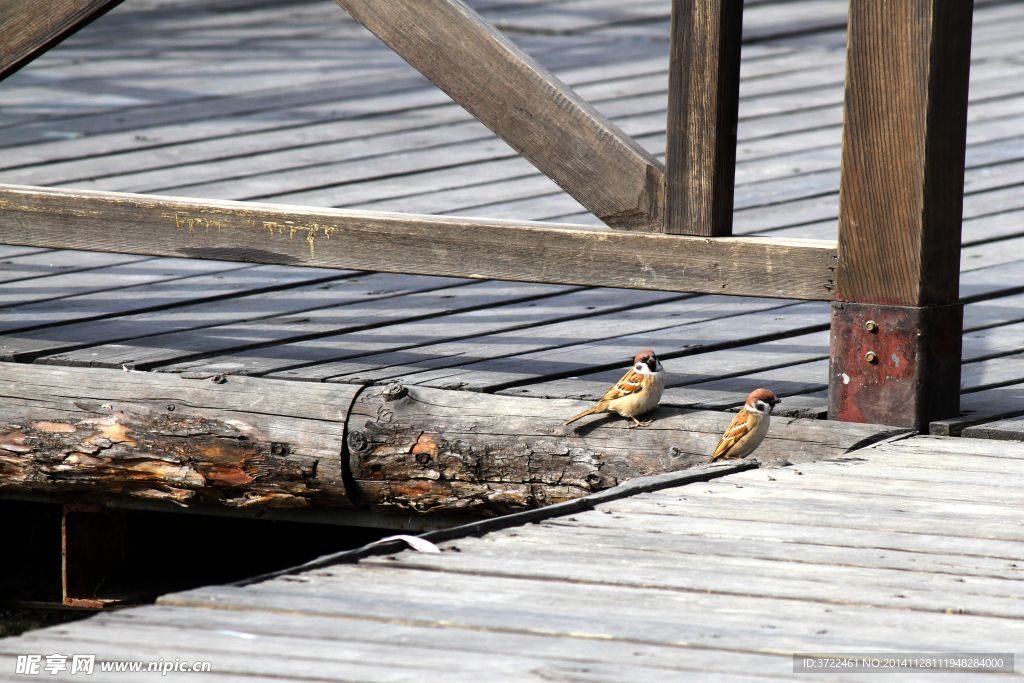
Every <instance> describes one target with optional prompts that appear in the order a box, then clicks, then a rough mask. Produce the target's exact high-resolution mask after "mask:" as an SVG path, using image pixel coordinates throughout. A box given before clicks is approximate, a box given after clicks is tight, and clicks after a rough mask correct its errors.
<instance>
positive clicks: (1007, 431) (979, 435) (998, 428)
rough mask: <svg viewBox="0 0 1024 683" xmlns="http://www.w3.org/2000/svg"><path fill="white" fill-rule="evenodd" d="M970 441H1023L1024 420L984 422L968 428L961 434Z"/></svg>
mask: <svg viewBox="0 0 1024 683" xmlns="http://www.w3.org/2000/svg"><path fill="white" fill-rule="evenodd" d="M961 435H962V436H964V437H968V438H972V439H999V440H1000V441H1024V418H1011V419H1008V420H998V421H996V422H986V423H984V424H980V425H975V426H973V427H968V428H966V429H964V430H963V431H962V432H961Z"/></svg>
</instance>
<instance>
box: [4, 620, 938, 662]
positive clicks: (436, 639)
mask: <svg viewBox="0 0 1024 683" xmlns="http://www.w3.org/2000/svg"><path fill="white" fill-rule="evenodd" d="M101 623H102V624H103V628H111V627H112V628H118V627H120V628H123V627H126V626H131V625H133V624H135V625H138V626H139V629H138V631H137V632H135V633H134V634H133V633H131V632H130V630H128V629H125V630H124V632H123V633H122V632H121V631H120V630H119V631H118V632H119V635H121V637H119V638H118V641H119V642H123V643H145V642H148V641H150V640H155V641H157V642H159V638H160V636H162V635H163V633H164V630H174V631H178V632H179V633H181V632H186V633H187V632H188V631H191V630H193V629H198V630H200V631H201V632H202V633H204V634H209V635H210V637H211V642H210V646H211V647H213V648H215V649H217V650H221V649H223V650H227V651H239V650H241V651H245V648H246V647H247V646H248V647H252V645H251V643H246V640H253V639H246V638H243V637H239V636H236V635H232V634H233V633H241V634H249V635H253V636H256V637H257V638H259V637H261V636H269V637H270V638H268V640H270V642H271V645H270V646H269V647H272V648H276V647H278V643H279V639H280V640H281V641H284V640H285V639H287V640H286V642H287V643H288V644H289V645H291V646H292V647H294V648H297V650H296V652H295V654H296V656H300V657H301V656H304V655H306V653H307V650H306V648H307V647H309V648H316V649H317V650H319V653H320V654H319V655H317V654H316V651H315V650H313V651H311V654H313V655H314V657H313V658H314V659H315V658H318V657H319V656H321V655H322V654H323V653H324V652H329V653H332V654H331V655H329V656H338V657H341V658H344V659H345V660H347V661H353V660H354V661H359V662H362V663H364V664H367V663H369V662H371V661H381V662H391V661H403V660H401V659H399V660H396V659H394V658H395V657H398V658H402V657H404V656H406V654H407V653H415V655H416V656H422V657H428V658H430V657H435V656H441V657H445V658H447V659H448V660H449V667H450V659H451V654H450V652H451V648H452V646H453V645H454V643H453V642H452V640H451V637H450V636H451V634H450V633H447V632H446V630H445V629H436V628H430V627H426V626H415V625H405V624H394V623H392V624H374V623H372V622H355V623H349V622H346V621H345V620H337V619H329V618H323V617H315V616H306V615H303V616H295V615H290V614H278V615H270V614H264V613H254V612H245V613H232V612H231V611H222V610H198V609H183V608H175V607H167V606H162V605H157V606H151V607H149V606H147V607H142V608H136V609H133V610H130V611H129V612H127V613H126V612H124V611H118V612H109V613H104V614H101V615H98V616H97V617H95V618H94V619H93V620H92V621H91V622H90V624H89V625H88V626H87V625H86V624H84V623H82V622H75V623H73V624H69V625H68V626H67V627H66V628H67V631H66V633H67V634H68V637H69V639H70V638H86V639H89V640H93V639H95V635H94V634H95V631H93V629H92V628H91V627H92V626H93V625H96V626H98V625H99V624H101ZM154 629H161V631H160V634H159V635H156V636H154V635H150V633H151V632H153V630H154ZM60 635H63V634H58V633H54V632H53V631H50V632H39V631H36V632H32V633H28V634H26V636H25V639H26V640H27V639H33V640H36V639H38V640H36V642H43V640H44V639H46V638H53V637H55V636H60ZM460 635H461V643H460V644H459V646H458V650H459V651H460V652H463V653H466V654H468V655H476V654H482V655H485V656H488V657H490V656H494V657H495V658H496V661H499V662H501V663H502V665H503V666H504V667H505V669H504V670H505V671H509V672H511V671H515V673H516V675H518V676H520V680H522V678H524V677H528V676H529V675H530V674H529V671H525V670H524V671H522V672H520V671H519V670H517V669H513V667H512V664H513V662H514V660H512V659H506V658H507V657H519V656H524V655H529V656H530V657H538V658H543V659H544V660H545V661H544V662H543V663H542V665H543V666H544V667H546V669H541V670H549V671H550V670H551V668H550V667H554V666H559V665H561V666H570V665H571V666H573V667H574V669H575V667H578V666H579V661H580V659H584V660H586V661H587V662H600V663H605V664H614V663H618V662H622V661H627V660H628V661H632V660H634V659H635V660H639V661H638V662H637V663H636V665H637V666H645V667H655V668H657V669H660V670H661V671H677V670H678V671H686V672H688V673H691V672H692V675H696V672H699V671H714V672H718V673H723V672H725V673H729V672H732V673H737V674H741V673H743V672H749V671H762V672H763V671H768V670H773V668H774V667H776V666H778V667H780V670H781V667H783V666H785V665H788V664H789V662H790V661H791V660H790V658H789V657H788V656H782V655H777V654H772V653H749V652H730V653H728V654H726V653H718V652H715V651H714V650H704V649H699V648H692V649H691V648H676V647H665V646H656V645H648V644H640V643H632V644H628V643H620V642H614V641H605V642H594V641H589V640H587V639H573V640H572V641H569V643H567V642H566V641H564V640H563V639H561V638H557V637H556V638H552V637H547V636H544V635H528V634H518V633H506V634H503V635H499V634H497V633H490V632H486V631H477V632H473V631H467V632H464V633H461V634H460ZM503 639H504V640H503ZM6 642H8V643H9V642H10V641H6ZM23 642H24V641H23ZM502 643H504V644H502ZM570 643H571V647H568V645H569V644H570ZM43 649H45V648H43ZM51 649H53V650H54V651H57V650H59V649H60V647H55V648H51ZM65 649H67V648H65ZM48 651H49V650H48ZM510 653H518V654H516V655H510ZM567 660H568V661H567ZM484 666H486V664H485V665H484ZM403 668H404V667H403ZM534 670H536V668H535V669H534ZM395 673H396V674H397V672H395ZM495 673H500V672H495ZM398 675H400V674H398ZM940 676H941V675H940ZM808 680H815V678H809V679H808ZM831 680H843V679H842V678H835V679H831ZM939 680H941V678H940V679H939Z"/></svg>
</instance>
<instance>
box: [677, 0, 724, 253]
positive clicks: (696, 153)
mask: <svg viewBox="0 0 1024 683" xmlns="http://www.w3.org/2000/svg"><path fill="white" fill-rule="evenodd" d="M742 32H743V2H742V0H714V1H712V2H697V1H695V0H674V1H673V3H672V29H671V52H670V57H669V77H668V91H669V97H668V143H667V148H666V156H665V167H666V183H667V184H666V194H665V232H668V233H672V234H677V235H703V236H705V237H722V236H724V235H730V234H732V210H733V182H734V176H735V171H736V119H737V112H738V109H737V107H738V104H739V91H740V40H741V36H742Z"/></svg>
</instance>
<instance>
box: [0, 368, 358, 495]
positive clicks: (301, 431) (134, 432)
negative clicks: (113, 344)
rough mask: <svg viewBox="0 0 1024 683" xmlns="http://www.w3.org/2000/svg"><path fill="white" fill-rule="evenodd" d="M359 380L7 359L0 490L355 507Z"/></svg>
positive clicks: (2, 378) (0, 386) (1, 397)
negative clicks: (349, 441)
mask: <svg viewBox="0 0 1024 683" xmlns="http://www.w3.org/2000/svg"><path fill="white" fill-rule="evenodd" d="M357 391H358V387H346V386H344V385H309V384H297V383H290V382H275V381H270V380H253V379H248V378H244V377H230V378H220V377H207V378H204V379H199V378H194V379H185V378H181V377H178V376H175V375H164V374H157V373H125V372H120V371H116V370H97V369H82V368H56V367H48V366H39V365H18V364H11V363H3V364H0V489H6V490H16V491H36V492H46V493H65V492H66V493H75V494H81V493H87V494H90V495H91V496H104V495H127V496H132V497H137V498H147V499H158V500H170V501H173V502H176V503H179V504H183V505H184V504H187V503H190V502H214V503H219V504H221V505H224V506H227V507H243V508H244V507H256V508H265V507H306V506H309V505H318V504H319V505H330V506H334V507H351V505H352V502H351V500H350V498H349V496H348V494H347V491H346V488H345V484H344V482H343V480H342V467H341V453H340V450H341V449H340V445H341V442H342V440H343V438H344V429H345V416H346V415H347V413H348V407H349V404H350V403H351V400H352V398H353V396H354V395H355V393H356V392H357Z"/></svg>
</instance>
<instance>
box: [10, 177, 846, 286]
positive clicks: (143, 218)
mask: <svg viewBox="0 0 1024 683" xmlns="http://www.w3.org/2000/svg"><path fill="white" fill-rule="evenodd" d="M0 243H5V244H13V245H21V246H34V247H48V248H57V249H85V250H92V251H106V252H120V253H130V254H146V255H152V256H177V257H184V258H207V259H220V260H226V261H244V262H248V263H271V264H282V265H296V266H315V267H319V268H346V269H349V268H352V269H361V270H376V271H384V272H395V273H417V274H426V275H447V276H454V277H472V278H487V279H500V280H518V281H525V282H551V283H564V284H578V285H595V286H603V287H622V288H629V289H651V290H660V291H673V292H696V293H705V294H711V293H714V294H731V295H742V296H759V297H779V298H787V299H805V300H826V301H830V300H832V299H833V298H834V296H833V292H834V289H835V269H836V243H835V242H828V241H819V240H785V239H774V238H764V237H721V238H706V237H691V236H685V235H665V234H658V233H635V232H622V231H613V230H609V229H607V228H603V227H601V228H595V227H592V226H586V225H561V224H552V223H537V222H527V221H504V220H494V219H487V218H455V217H449V216H425V215H415V214H401V213H380V212H373V211H349V210H342V209H326V208H316V207H302V206H282V205H275V204H257V203H248V202H233V201H219V200H203V199H183V198H177V197H163V196H155V195H139V194H122V193H113V192H88V191H80V190H62V189H50V188H44V187H27V186H18V185H0Z"/></svg>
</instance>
